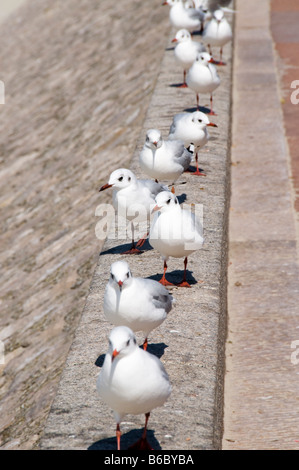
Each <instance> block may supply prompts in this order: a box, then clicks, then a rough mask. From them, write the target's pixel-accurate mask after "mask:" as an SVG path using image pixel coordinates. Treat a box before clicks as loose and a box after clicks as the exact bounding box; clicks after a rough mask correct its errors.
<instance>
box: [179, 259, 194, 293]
mask: <svg viewBox="0 0 299 470" xmlns="http://www.w3.org/2000/svg"><path fill="white" fill-rule="evenodd" d="M187 263H188V258H187V256H186V258H185V259H184V276H183V280H182V281H181V282H180V283H179V284H176V285H177V286H178V287H191V286H190V284H189V283H188V282H187V280H186V270H187Z"/></svg>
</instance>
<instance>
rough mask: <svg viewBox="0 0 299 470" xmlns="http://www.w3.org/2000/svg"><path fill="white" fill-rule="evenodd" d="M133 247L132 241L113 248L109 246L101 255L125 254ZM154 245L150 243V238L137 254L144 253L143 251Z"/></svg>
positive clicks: (150, 248)
mask: <svg viewBox="0 0 299 470" xmlns="http://www.w3.org/2000/svg"><path fill="white" fill-rule="evenodd" d="M131 247H132V243H123V244H121V245H117V246H114V247H113V248H108V250H105V251H102V252H101V255H125V254H127V253H126V252H127V251H128V250H130V249H131ZM152 249H153V247H152V246H151V245H150V244H149V242H148V240H147V239H146V241H145V242H144V244H143V245H142V247H141V248H140V253H136V254H137V255H139V254H142V252H143V251H149V250H152Z"/></svg>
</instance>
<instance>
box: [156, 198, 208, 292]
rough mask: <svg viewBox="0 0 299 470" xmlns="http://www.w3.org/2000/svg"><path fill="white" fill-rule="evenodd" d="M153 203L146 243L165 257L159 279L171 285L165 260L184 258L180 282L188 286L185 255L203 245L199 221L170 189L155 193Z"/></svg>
mask: <svg viewBox="0 0 299 470" xmlns="http://www.w3.org/2000/svg"><path fill="white" fill-rule="evenodd" d="M156 203H157V205H156V206H155V208H154V211H155V212H156V216H155V217H154V219H153V221H152V224H151V228H150V233H149V243H150V244H151V246H152V247H153V248H155V249H156V250H157V251H158V252H159V253H160V254H161V256H162V258H163V260H164V273H163V277H162V279H161V280H160V282H161V283H162V284H164V285H173V284H170V283H169V282H168V281H166V279H165V273H166V270H167V260H168V259H169V258H170V257H174V258H185V260H184V277H183V281H182V282H181V283H180V284H179V285H180V286H183V287H190V286H189V284H188V282H187V281H186V268H187V258H188V256H189V255H190V254H191V253H193V252H194V251H196V250H198V249H200V248H201V247H202V245H203V242H204V239H203V236H202V226H201V223H200V221H199V219H197V218H196V217H195V215H194V214H193V213H192V212H191V211H189V210H186V209H183V208H182V207H181V206H180V205H179V202H178V200H177V198H176V197H175V195H174V194H172V193H169V192H166V191H165V192H161V193H160V194H158V195H157V197H156Z"/></svg>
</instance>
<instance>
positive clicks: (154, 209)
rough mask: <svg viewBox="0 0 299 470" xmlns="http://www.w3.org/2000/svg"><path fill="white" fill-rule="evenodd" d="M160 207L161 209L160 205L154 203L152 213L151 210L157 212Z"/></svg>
mask: <svg viewBox="0 0 299 470" xmlns="http://www.w3.org/2000/svg"><path fill="white" fill-rule="evenodd" d="M160 209H161V207H159V206H158V205H156V206H155V207H154V208H153V210H152V213H153V212H157V211H159V210H160Z"/></svg>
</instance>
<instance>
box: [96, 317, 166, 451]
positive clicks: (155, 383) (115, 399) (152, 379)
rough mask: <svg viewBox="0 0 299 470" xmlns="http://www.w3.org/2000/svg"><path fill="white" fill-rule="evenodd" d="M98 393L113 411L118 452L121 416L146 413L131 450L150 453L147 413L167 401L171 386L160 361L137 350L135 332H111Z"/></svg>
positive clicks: (123, 330) (117, 330)
mask: <svg viewBox="0 0 299 470" xmlns="http://www.w3.org/2000/svg"><path fill="white" fill-rule="evenodd" d="M97 390H98V393H99V395H100V396H101V398H102V399H103V401H104V402H105V403H106V404H107V405H108V406H109V407H111V408H112V410H113V414H114V418H115V421H116V439H117V449H118V450H120V436H121V431H120V423H121V421H122V420H123V418H124V416H125V415H127V414H133V415H138V414H145V427H144V432H143V435H142V438H141V439H140V440H139V441H138V442H137V443H136V444H134V445H133V446H132V447H131V448H133V449H136V450H137V449H138V450H152V449H151V447H150V445H149V443H148V442H147V439H146V431H147V423H148V419H149V416H150V412H151V411H152V410H153V409H154V408H157V407H159V406H162V405H163V404H164V403H165V402H166V400H167V399H168V397H169V396H170V394H171V385H170V381H169V377H168V375H167V373H166V371H165V369H164V366H163V364H162V362H161V361H160V360H159V359H158V358H157V357H156V356H154V355H153V354H150V353H149V352H147V351H144V350H143V349H141V348H139V347H138V345H137V342H136V338H135V336H134V333H133V332H132V330H131V329H130V328H128V327H126V326H117V327H115V328H113V329H112V331H111V333H110V336H109V349H108V352H107V354H106V356H105V360H104V364H103V367H102V369H101V372H100V374H99V376H98V378H97Z"/></svg>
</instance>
